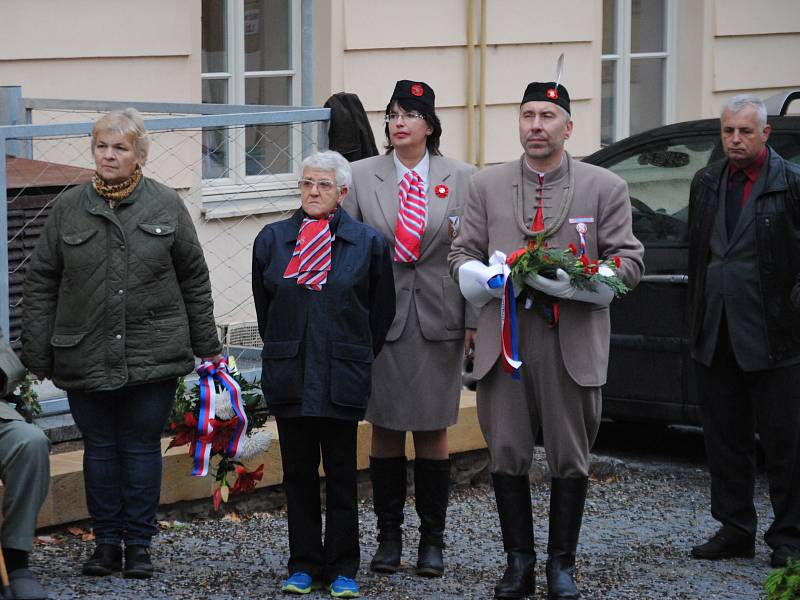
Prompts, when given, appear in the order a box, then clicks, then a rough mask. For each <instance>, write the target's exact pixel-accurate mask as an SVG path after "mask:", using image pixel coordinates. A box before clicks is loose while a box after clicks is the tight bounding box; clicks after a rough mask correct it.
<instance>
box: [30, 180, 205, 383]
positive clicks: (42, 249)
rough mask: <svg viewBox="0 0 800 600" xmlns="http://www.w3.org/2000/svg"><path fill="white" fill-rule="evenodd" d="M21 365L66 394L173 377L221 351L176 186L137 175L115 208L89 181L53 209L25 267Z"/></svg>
mask: <svg viewBox="0 0 800 600" xmlns="http://www.w3.org/2000/svg"><path fill="white" fill-rule="evenodd" d="M23 298H24V300H23V302H24V313H23V314H24V317H23V328H22V360H23V362H24V363H25V365H26V366H27V367H28V368H29V369H30V370H31V371H33V372H35V373H44V374H45V375H46V376H47V377H49V378H51V379H52V380H53V382H54V383H55V384H56V385H58V386H59V387H61V388H62V389H65V390H84V391H102V390H113V389H117V388H120V387H122V386H124V385H128V384H136V383H145V382H149V381H156V380H159V379H167V378H171V377H178V376H181V375H185V374H186V373H188V372H190V371H191V370H192V368H193V367H194V355H197V356H213V355H215V354H218V353H219V352H220V350H221V346H220V343H219V339H218V337H217V333H216V328H215V325H214V306H213V301H212V299H211V285H210V282H209V278H208V269H207V267H206V262H205V259H204V257H203V250H202V248H201V247H200V243H199V241H198V239H197V233H196V232H195V229H194V225H193V224H192V221H191V217H190V216H189V212H188V211H187V210H186V207H185V206H184V204H183V201H182V200H181V199H180V197H179V196H178V194H177V193H176V192H175V190H173V189H171V188H168V187H166V186H164V185H161V184H160V183H157V182H155V181H153V180H152V179H148V178H146V177H144V178H142V181H141V182H140V183H139V185H138V186H137V187H136V189H135V190H134V192H133V194H131V195H130V196H129V197H128V198H126V199H125V200H122V201H121V202H120V204H119V205H118V206H117V208H116V210H112V209H111V208H109V206H108V204H107V203H106V201H105V200H103V199H102V198H101V197H100V196H98V195H97V194H96V193H95V191H94V188H93V187H92V185H91V183H87V184H84V185H82V186H79V187H76V188H73V189H71V190H69V191H68V192H66V193H65V194H64V196H63V197H62V198H61V199H60V200H59V201H58V202H57V203H56V205H55V206H54V207H53V211H52V213H51V215H50V217H49V218H48V219H47V222H46V223H45V226H44V231H43V232H42V236H41V238H40V239H39V242H38V243H37V245H36V249H35V251H34V253H33V256H32V258H31V261H30V265H29V267H28V271H27V275H26V279H25V287H24V292H23Z"/></svg>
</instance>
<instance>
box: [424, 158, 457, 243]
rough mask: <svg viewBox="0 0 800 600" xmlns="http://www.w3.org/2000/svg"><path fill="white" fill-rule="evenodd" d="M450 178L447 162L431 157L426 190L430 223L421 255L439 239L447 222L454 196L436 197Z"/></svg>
mask: <svg viewBox="0 0 800 600" xmlns="http://www.w3.org/2000/svg"><path fill="white" fill-rule="evenodd" d="M449 178H450V171H448V170H447V168H446V164H445V162H444V161H443V160H440V158H439V157H438V156H431V157H430V167H429V168H428V188H427V189H426V190H425V199H426V201H427V202H428V222H427V223H426V225H425V232H424V233H423V234H422V244H421V246H420V255H422V254H424V253H425V250H427V249H428V247H430V245H431V243H433V240H435V239H436V238H437V237H438V235H439V230H440V229H441V228H442V225H443V224H444V222H445V217H446V215H447V210H448V208H449V206H450V202H451V201H452V199H453V194H448V195H447V197H446V198H439V196H437V195H436V186H437V185H440V184H443V183H444V184H446V183H447V180H448V179H449Z"/></svg>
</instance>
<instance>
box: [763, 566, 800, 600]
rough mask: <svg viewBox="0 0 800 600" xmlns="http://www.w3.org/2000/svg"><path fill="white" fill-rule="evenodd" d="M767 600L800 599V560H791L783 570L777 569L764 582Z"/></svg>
mask: <svg viewBox="0 0 800 600" xmlns="http://www.w3.org/2000/svg"><path fill="white" fill-rule="evenodd" d="M764 591H766V592H767V600H798V598H800V560H795V559H794V558H790V559H789V561H788V564H787V565H786V566H785V567H784V568H783V569H776V570H775V571H773V572H772V573H770V574H769V576H768V577H767V580H766V581H765V582H764Z"/></svg>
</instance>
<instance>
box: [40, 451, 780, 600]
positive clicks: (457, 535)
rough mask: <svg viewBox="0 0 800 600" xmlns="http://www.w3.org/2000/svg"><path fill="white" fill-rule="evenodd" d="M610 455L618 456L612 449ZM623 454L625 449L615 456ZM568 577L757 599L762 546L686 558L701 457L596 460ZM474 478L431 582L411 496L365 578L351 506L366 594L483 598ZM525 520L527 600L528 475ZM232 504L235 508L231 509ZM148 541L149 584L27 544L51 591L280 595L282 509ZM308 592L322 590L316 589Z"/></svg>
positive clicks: (80, 542)
mask: <svg viewBox="0 0 800 600" xmlns="http://www.w3.org/2000/svg"><path fill="white" fill-rule="evenodd" d="M618 455H619V454H618ZM623 455H624V453H623ZM593 473H594V477H593V482H592V485H591V486H590V489H589V497H588V500H587V506H586V513H585V517H584V527H583V533H582V537H581V543H580V547H579V557H578V577H579V580H578V581H579V585H580V587H581V588H582V590H583V596H582V598H585V599H592V598H596V599H601V598H602V599H606V598H624V599H637V600H640V599H650V598H652V599H659V600H662V599H667V598H668V599H695V598H698V599H699V598H702V599H728V598H747V599H754V598H760V597H763V594H762V585H763V581H764V579H765V578H766V576H767V574H768V573H769V570H770V569H769V564H768V560H769V549H768V548H767V547H766V546H765V545H764V543H763V541H762V540H761V539H760V538H759V542H758V544H757V546H756V558H755V559H754V560H745V559H737V560H730V561H720V562H710V561H696V560H692V559H691V558H690V557H689V555H688V550H689V547H690V546H691V545H692V544H693V543H697V542H698V541H701V540H702V539H704V538H705V537H707V536H708V535H709V534H711V533H712V532H713V531H714V530H715V529H716V523H715V522H714V521H713V520H712V519H711V517H710V515H709V513H708V477H707V474H706V471H705V468H704V467H703V465H702V462H701V461H698V460H696V459H693V460H689V461H686V460H684V461H682V462H675V461H673V460H664V459H645V460H637V459H635V458H631V457H629V456H625V457H624V458H621V459H620V458H613V457H609V456H597V457H595V462H594V463H593ZM472 479H473V481H478V482H479V483H477V484H476V485H457V486H455V487H454V489H453V492H452V500H451V506H450V510H449V513H448V531H447V543H448V547H447V549H446V555H445V559H446V564H447V572H446V573H445V576H444V577H442V578H441V579H437V580H422V579H420V578H418V577H415V576H414V574H413V568H412V567H413V563H414V561H415V560H416V551H415V550H416V541H417V537H416V527H417V525H418V520H417V517H416V513H415V512H414V509H413V500H412V501H409V504H408V505H407V507H406V539H405V549H404V562H403V565H402V568H401V571H400V572H398V573H397V574H395V575H393V576H379V575H376V574H373V573H370V572H369V570H368V568H367V565H368V561H369V558H370V557H371V555H372V553H373V552H374V550H375V547H376V544H375V541H374V539H375V518H374V515H373V514H372V511H371V503H370V501H369V499H365V500H362V501H361V503H360V523H361V540H362V548H361V550H362V568H361V572H360V573H359V582H360V585H361V590H362V593H363V597H365V598H398V599H400V598H437V599H456V598H491V597H492V588H493V586H494V583H495V581H496V580H497V579H498V578H499V576H500V575H501V574H502V569H503V566H504V556H503V555H502V542H501V536H500V527H499V524H498V521H497V517H496V513H495V504H494V496H493V493H492V490H491V488H490V487H489V486H488V485H487V484H486V482H485V480H486V475H485V471H484V472H483V474H482V475H479V476H478V477H473V478H472ZM532 490H533V506H534V525H535V527H536V540H537V550H539V552H540V557H541V558H542V560H540V562H539V564H538V565H537V585H538V589H537V596H536V597H537V598H544V597H545V594H546V586H545V580H544V560H543V558H544V554H545V551H544V549H545V546H546V540H547V531H546V530H547V505H548V496H549V494H548V485H547V483H544V482H543V481H542V480H541V479H540V478H537V477H535V478H534V481H533V484H532ZM756 502H757V509H758V513H759V518H760V521H761V524H762V526H761V532H762V533H763V528H764V526H765V525H764V523H768V522H769V519H770V518H771V511H770V509H769V503H768V499H767V492H766V489H765V482H764V481H763V478H762V479H760V480H759V482H758V487H757V491H756ZM240 510H241V507H240ZM162 525H163V526H164V528H163V529H162V532H161V534H160V535H159V537H158V538H157V540H156V541H155V543H154V547H153V557H154V562H155V564H156V569H157V576H156V577H155V578H154V579H152V580H150V581H134V580H126V579H123V578H121V577H120V576H118V575H117V576H112V577H106V578H98V579H92V578H87V577H83V576H81V575H80V574H79V571H80V564H81V562H82V561H83V560H84V559H85V557H87V556H88V554H89V553H90V552H91V550H92V547H93V542H91V541H88V540H84V539H82V536H81V535H80V531H74V532H69V531H67V530H66V529H64V530H58V531H55V532H51V533H50V534H49V536H45V537H44V541H41V540H40V542H39V543H37V545H36V548H35V551H34V554H33V569H34V571H35V572H36V573H38V574H39V575H40V576H41V577H42V580H43V581H44V582H45V583H46V586H47V588H48V590H49V592H50V595H51V597H52V598H64V599H66V598H70V599H71V598H111V597H113V598H116V599H119V600H123V599H134V598H136V599H139V598H171V599H182V598H208V599H222V598H287V597H289V596H285V595H283V594H281V593H280V592H279V591H278V590H279V584H280V582H281V580H282V579H283V578H284V577H285V563H286V559H287V555H288V544H287V541H286V534H285V532H286V512H285V510H282V509H276V510H269V511H260V512H259V511H257V512H252V513H248V514H241V515H237V514H228V515H227V516H226V517H224V518H222V519H198V518H195V519H192V520H191V521H190V522H187V523H183V522H177V523H175V522H164V523H162ZM310 597H311V598H313V597H323V595H322V594H321V593H316V594H312V595H311V596H310Z"/></svg>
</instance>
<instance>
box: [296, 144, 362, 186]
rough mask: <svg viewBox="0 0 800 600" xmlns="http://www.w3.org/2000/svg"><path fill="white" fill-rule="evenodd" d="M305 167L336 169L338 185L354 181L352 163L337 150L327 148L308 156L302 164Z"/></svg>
mask: <svg viewBox="0 0 800 600" xmlns="http://www.w3.org/2000/svg"><path fill="white" fill-rule="evenodd" d="M300 166H301V167H302V169H303V170H305V169H321V170H323V171H334V172H335V173H336V185H338V186H343V185H344V186H347V187H348V188H349V187H350V186H351V185H352V183H353V173H352V171H351V170H350V163H349V162H347V159H346V158H345V157H344V156H342V155H341V154H339V153H338V152H336V151H335V150H325V151H323V152H317V153H315V154H312V155H311V156H308V157H306V158H305V159H304V160H303V162H302V164H301V165H300Z"/></svg>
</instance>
